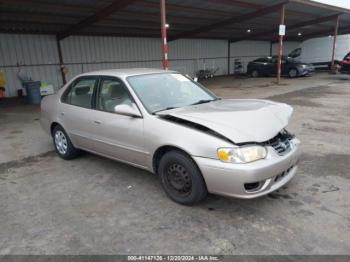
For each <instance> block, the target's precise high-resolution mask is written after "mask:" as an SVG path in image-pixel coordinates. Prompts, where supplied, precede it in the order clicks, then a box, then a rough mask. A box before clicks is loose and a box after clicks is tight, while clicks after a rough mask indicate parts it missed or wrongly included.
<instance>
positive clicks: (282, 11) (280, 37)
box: [277, 5, 286, 85]
mask: <svg viewBox="0 0 350 262" xmlns="http://www.w3.org/2000/svg"><path fill="white" fill-rule="evenodd" d="M285 13H286V8H285V5H282V7H281V19H280V25H284V18H285ZM282 53H283V35H279V43H278V62H277V84H278V85H279V84H280V83H281V71H282V70H281V69H282Z"/></svg>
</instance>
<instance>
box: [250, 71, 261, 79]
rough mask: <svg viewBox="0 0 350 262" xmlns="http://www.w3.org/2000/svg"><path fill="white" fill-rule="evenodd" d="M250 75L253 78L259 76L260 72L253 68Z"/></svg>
mask: <svg viewBox="0 0 350 262" xmlns="http://www.w3.org/2000/svg"><path fill="white" fill-rule="evenodd" d="M251 76H252V77H254V78H256V77H259V76H260V73H259V71H258V70H253V71H252V72H251Z"/></svg>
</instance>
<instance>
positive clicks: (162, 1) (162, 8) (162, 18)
mask: <svg viewBox="0 0 350 262" xmlns="http://www.w3.org/2000/svg"><path fill="white" fill-rule="evenodd" d="M160 21H161V30H162V46H163V69H164V70H168V69H169V62H168V43H167V38H166V26H165V24H166V14H165V0H160Z"/></svg>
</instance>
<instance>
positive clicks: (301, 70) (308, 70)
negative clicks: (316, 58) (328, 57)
mask: <svg viewBox="0 0 350 262" xmlns="http://www.w3.org/2000/svg"><path fill="white" fill-rule="evenodd" d="M298 72H299V76H306V75H312V74H313V73H314V72H315V68H314V67H306V68H298Z"/></svg>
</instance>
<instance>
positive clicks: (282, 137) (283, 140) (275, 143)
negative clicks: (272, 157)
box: [265, 130, 293, 155]
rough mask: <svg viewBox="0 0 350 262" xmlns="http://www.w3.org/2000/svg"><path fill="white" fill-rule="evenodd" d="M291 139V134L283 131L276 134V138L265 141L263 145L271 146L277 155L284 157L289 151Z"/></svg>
mask: <svg viewBox="0 0 350 262" xmlns="http://www.w3.org/2000/svg"><path fill="white" fill-rule="evenodd" d="M292 138H293V136H292V135H291V134H289V133H288V132H287V131H285V130H283V131H282V132H280V133H278V135H277V136H275V137H274V138H272V139H270V140H269V141H267V142H266V143H265V145H267V146H272V147H273V149H275V151H276V152H277V154H279V155H284V154H286V153H288V152H289V151H290V150H291V144H290V140H291V139H292Z"/></svg>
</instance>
